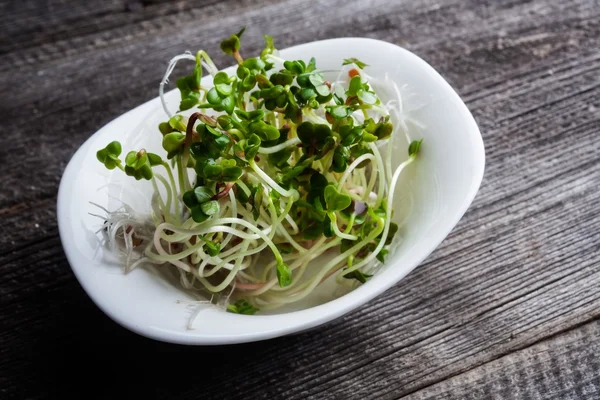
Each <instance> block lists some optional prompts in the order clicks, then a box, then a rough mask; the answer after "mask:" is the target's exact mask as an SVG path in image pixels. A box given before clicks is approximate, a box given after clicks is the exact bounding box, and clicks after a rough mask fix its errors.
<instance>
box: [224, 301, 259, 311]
mask: <svg viewBox="0 0 600 400" xmlns="http://www.w3.org/2000/svg"><path fill="white" fill-rule="evenodd" d="M258 311H260V310H259V309H258V308H256V307H254V306H252V305H250V303H248V302H247V301H246V300H238V301H236V302H235V303H234V304H229V305H228V306H227V312H230V313H234V314H243V315H253V314H256V312H258Z"/></svg>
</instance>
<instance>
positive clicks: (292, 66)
mask: <svg viewBox="0 0 600 400" xmlns="http://www.w3.org/2000/svg"><path fill="white" fill-rule="evenodd" d="M283 67H284V68H285V69H287V70H288V71H290V72H291V73H292V74H294V75H300V74H302V73H304V71H305V70H306V64H305V63H304V61H302V60H297V61H285V62H284V63H283ZM298 84H300V83H298Z"/></svg>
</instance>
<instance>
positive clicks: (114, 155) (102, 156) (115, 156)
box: [96, 141, 122, 170]
mask: <svg viewBox="0 0 600 400" xmlns="http://www.w3.org/2000/svg"><path fill="white" fill-rule="evenodd" d="M121 151H122V148H121V143H119V142H117V141H113V142H110V143H109V144H107V145H106V147H105V148H103V149H101V150H98V151H97V152H96V158H97V159H98V161H100V162H101V163H102V164H104V166H105V167H106V168H107V169H110V170H112V169H115V168H116V167H117V165H121V160H120V159H119V155H120V154H121Z"/></svg>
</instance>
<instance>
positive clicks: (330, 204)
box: [324, 185, 352, 212]
mask: <svg viewBox="0 0 600 400" xmlns="http://www.w3.org/2000/svg"><path fill="white" fill-rule="evenodd" d="M324 195H325V204H326V207H327V210H328V211H330V212H333V211H342V210H344V209H346V208H348V207H349V206H350V204H351V203H352V199H351V198H350V196H348V195H346V194H342V193H340V192H338V190H337V189H336V187H335V186H334V185H327V187H325V191H324Z"/></svg>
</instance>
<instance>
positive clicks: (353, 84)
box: [346, 75, 363, 96]
mask: <svg viewBox="0 0 600 400" xmlns="http://www.w3.org/2000/svg"><path fill="white" fill-rule="evenodd" d="M362 89H363V86H362V81H361V79H360V76H359V75H356V76H355V77H353V78H352V79H350V85H348V90H347V91H346V95H348V96H356V95H357V94H358V91H359V90H362Z"/></svg>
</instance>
